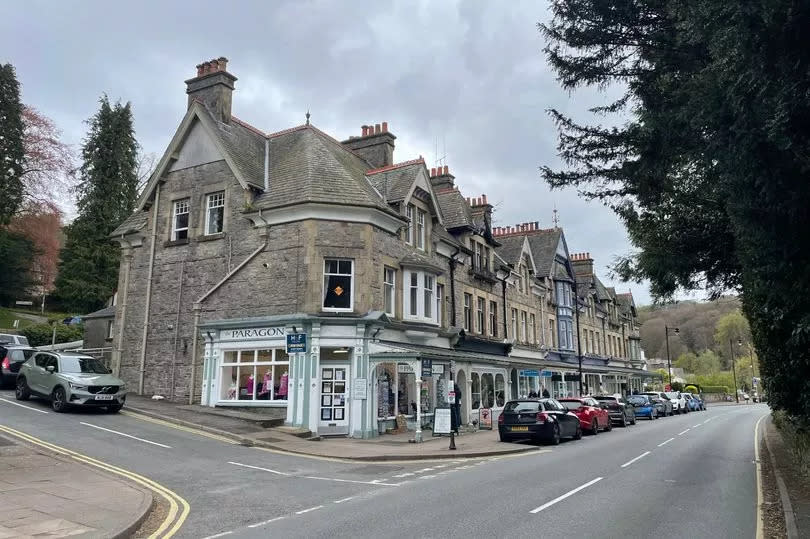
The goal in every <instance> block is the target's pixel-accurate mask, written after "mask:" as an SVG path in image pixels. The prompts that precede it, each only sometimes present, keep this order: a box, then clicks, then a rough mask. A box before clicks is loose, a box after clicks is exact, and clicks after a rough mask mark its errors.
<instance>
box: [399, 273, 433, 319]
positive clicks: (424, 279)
mask: <svg viewBox="0 0 810 539" xmlns="http://www.w3.org/2000/svg"><path fill="white" fill-rule="evenodd" d="M414 279H415V281H416V282H415V285H416V286H413V285H414V282H413V281H414ZM436 280H437V275H435V274H433V273H430V272H425V271H421V270H413V269H404V270H402V286H403V290H402V291H403V306H402V318H403V319H405V320H411V321H414V322H425V323H428V324H436V325H438V324H439V321H440V318H439V309H438V308H437V307H438V306H437V305H436V303H437V301H438V300H437V296H438V292H437V287H438V285H437V282H436ZM425 285H430V286H429V287H426V286H425ZM428 288H429V289H428ZM412 291H413V293H414V297H413V298H412V295H411V293H412ZM413 299H416V305H415V307H416V309H415V312H416V314H412V313H411V309H412V307H414V305H413ZM425 301H429V302H430V306H429V307H428V309H427V312H428V314H429V316H427V315H426V314H425V313H426V309H425Z"/></svg>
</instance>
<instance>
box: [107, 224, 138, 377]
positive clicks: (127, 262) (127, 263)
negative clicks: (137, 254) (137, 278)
mask: <svg viewBox="0 0 810 539" xmlns="http://www.w3.org/2000/svg"><path fill="white" fill-rule="evenodd" d="M123 237H124V235H123V234H122V235H121V238H122V239H123ZM132 256H133V255H132V248H131V247H127V248H125V249H124V285H123V291H122V292H123V294H121V319H120V320H119V322H118V344H117V346H116V351H115V357H114V358H113V364H112V368H113V369H112V371H113V374H114V375H115V376H119V374H120V373H121V353H122V352H123V350H124V328H125V327H126V320H127V298H128V297H129V294H128V291H129V272H130V269H131V268H132Z"/></svg>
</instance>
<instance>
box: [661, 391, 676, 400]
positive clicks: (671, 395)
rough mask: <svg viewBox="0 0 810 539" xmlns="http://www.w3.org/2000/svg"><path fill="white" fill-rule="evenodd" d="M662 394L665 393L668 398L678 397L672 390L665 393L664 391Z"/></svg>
mask: <svg viewBox="0 0 810 539" xmlns="http://www.w3.org/2000/svg"><path fill="white" fill-rule="evenodd" d="M664 395H666V396H667V398H668V399H677V398H679V397H678V394H677V393H674V392H667V393H664Z"/></svg>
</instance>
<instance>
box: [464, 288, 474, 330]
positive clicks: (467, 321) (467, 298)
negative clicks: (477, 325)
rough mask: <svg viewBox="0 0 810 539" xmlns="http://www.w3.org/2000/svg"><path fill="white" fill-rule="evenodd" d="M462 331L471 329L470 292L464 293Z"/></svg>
mask: <svg viewBox="0 0 810 539" xmlns="http://www.w3.org/2000/svg"><path fill="white" fill-rule="evenodd" d="M464 331H467V332H469V331H472V294H468V293H466V292H465V293H464Z"/></svg>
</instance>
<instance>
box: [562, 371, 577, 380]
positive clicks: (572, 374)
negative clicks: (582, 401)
mask: <svg viewBox="0 0 810 539" xmlns="http://www.w3.org/2000/svg"><path fill="white" fill-rule="evenodd" d="M565 381H566V382H579V373H577V372H567V373H565Z"/></svg>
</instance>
